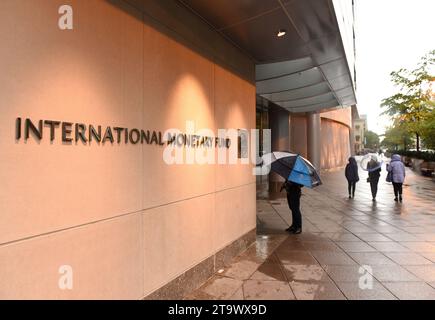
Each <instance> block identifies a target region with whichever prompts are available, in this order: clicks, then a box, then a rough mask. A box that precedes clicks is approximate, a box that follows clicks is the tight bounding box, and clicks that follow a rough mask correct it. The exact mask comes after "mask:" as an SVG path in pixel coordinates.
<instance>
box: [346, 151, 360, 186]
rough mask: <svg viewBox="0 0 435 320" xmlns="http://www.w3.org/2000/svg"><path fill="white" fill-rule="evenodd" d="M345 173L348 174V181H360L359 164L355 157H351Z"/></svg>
mask: <svg viewBox="0 0 435 320" xmlns="http://www.w3.org/2000/svg"><path fill="white" fill-rule="evenodd" d="M344 175H345V176H346V179H347V181H349V182H358V181H359V176H358V165H357V163H356V160H355V158H354V157H350V158H349V163H348V164H347V166H346V170H345V171H344Z"/></svg>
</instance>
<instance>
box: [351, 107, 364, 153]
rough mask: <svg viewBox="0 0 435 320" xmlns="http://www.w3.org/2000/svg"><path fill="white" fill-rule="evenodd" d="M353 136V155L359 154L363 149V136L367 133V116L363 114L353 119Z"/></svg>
mask: <svg viewBox="0 0 435 320" xmlns="http://www.w3.org/2000/svg"><path fill="white" fill-rule="evenodd" d="M353 128H354V134H355V153H357V154H358V153H360V152H361V151H363V149H364V144H365V136H364V133H365V132H366V131H367V115H365V114H363V115H361V116H360V117H359V118H356V119H354V127H353Z"/></svg>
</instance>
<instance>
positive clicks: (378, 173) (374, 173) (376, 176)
mask: <svg viewBox="0 0 435 320" xmlns="http://www.w3.org/2000/svg"><path fill="white" fill-rule="evenodd" d="M378 166H379V163H378V162H376V161H375V160H370V162H369V163H368V164H367V169H369V170H370V169H372V168H376V167H378ZM380 176H381V168H379V169H376V170H374V171H369V178H370V179H374V180H376V179H379V177H380Z"/></svg>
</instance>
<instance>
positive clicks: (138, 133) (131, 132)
mask: <svg viewBox="0 0 435 320" xmlns="http://www.w3.org/2000/svg"><path fill="white" fill-rule="evenodd" d="M133 135H135V136H136V137H133ZM129 137H130V142H131V143H132V144H136V143H138V142H139V140H140V132H139V130H137V129H133V130H131V131H130V134H129Z"/></svg>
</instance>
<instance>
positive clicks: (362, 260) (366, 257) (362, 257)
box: [349, 252, 396, 266]
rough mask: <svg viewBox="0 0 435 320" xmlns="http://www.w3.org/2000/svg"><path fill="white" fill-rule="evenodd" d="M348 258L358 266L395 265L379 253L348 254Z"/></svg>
mask: <svg viewBox="0 0 435 320" xmlns="http://www.w3.org/2000/svg"><path fill="white" fill-rule="evenodd" d="M349 256H351V258H352V259H354V260H355V261H356V262H357V263H359V264H360V265H369V266H376V265H388V266H393V265H396V263H395V262H394V261H392V260H391V259H389V258H388V257H386V256H385V255H384V254H382V253H380V252H349Z"/></svg>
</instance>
